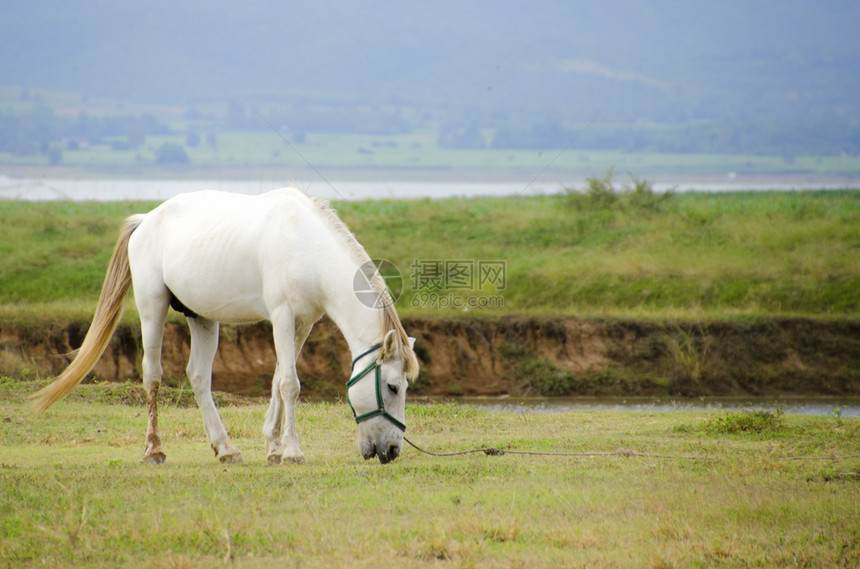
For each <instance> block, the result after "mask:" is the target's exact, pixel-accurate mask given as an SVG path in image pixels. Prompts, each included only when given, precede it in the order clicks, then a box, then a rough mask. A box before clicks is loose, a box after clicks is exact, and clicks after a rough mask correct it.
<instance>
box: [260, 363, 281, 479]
mask: <svg viewBox="0 0 860 569" xmlns="http://www.w3.org/2000/svg"><path fill="white" fill-rule="evenodd" d="M280 379H281V374H280V371H279V370H278V366H276V367H275V375H274V377H273V378H272V400H271V402H270V403H269V408H268V409H267V410H266V418H265V420H264V421H263V436H264V437H265V438H266V457H267V458H268V461H269V464H280V463H281V455H283V454H284V449H283V447H281V434H282V432H283V430H284V400H283V399H282V398H281V390H280V388H279V385H280Z"/></svg>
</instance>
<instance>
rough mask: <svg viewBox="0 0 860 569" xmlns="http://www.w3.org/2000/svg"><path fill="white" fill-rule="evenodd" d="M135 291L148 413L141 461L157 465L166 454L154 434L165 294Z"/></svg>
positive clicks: (156, 429)
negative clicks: (148, 293)
mask: <svg viewBox="0 0 860 569" xmlns="http://www.w3.org/2000/svg"><path fill="white" fill-rule="evenodd" d="M141 288H142V287H141ZM135 293H137V294H136V295H135V300H136V302H137V307H138V313H139V314H140V334H141V339H142V341H143V362H142V367H143V388H144V390H145V391H146V408H147V413H148V415H149V424H148V427H147V429H146V451H145V452H144V455H143V462H145V463H148V464H161V463H162V462H164V461H165V459H166V456H165V454H164V451H163V450H162V449H161V437H160V436H159V434H158V388H159V386H160V385H161V373H162V370H161V341H162V339H163V338H164V322H165V320H166V318H167V297H166V296H164V297H163V298H161V296H163V295H154V296H152V297H147V296H146V295H145V294H143V293H142V292H138V290H135Z"/></svg>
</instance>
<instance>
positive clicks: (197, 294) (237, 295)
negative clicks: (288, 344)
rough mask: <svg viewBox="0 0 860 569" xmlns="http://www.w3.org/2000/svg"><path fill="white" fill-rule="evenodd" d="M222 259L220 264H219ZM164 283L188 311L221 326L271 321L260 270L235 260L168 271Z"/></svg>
mask: <svg viewBox="0 0 860 569" xmlns="http://www.w3.org/2000/svg"><path fill="white" fill-rule="evenodd" d="M218 259H220V262H219V261H218ZM164 273H165V274H164V283H165V284H166V285H167V288H168V289H170V292H171V293H172V294H173V295H174V296H175V297H176V298H177V300H179V302H181V303H182V304H183V305H184V306H185V307H186V308H188V309H189V310H191V311H192V312H194V313H195V314H199V315H200V316H203V317H205V318H209V319H210V320H217V321H219V322H231V323H240V322H255V321H257V320H264V319H266V318H268V317H269V315H268V311H267V309H266V305H265V302H264V299H263V285H262V282H261V279H260V277H259V271H258V269H257V267H255V266H253V264H252V263H249V262H247V260H244V259H241V258H237V257H235V256H233V257H230V256H227V257H223V256H218V257H215V258H212V259H206V260H199V259H198V261H197V263H196V264H194V265H191V264H183V263H177V264H173V267H172V268H168V267H165V271H164Z"/></svg>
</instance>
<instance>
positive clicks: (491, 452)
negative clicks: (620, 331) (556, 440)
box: [403, 437, 720, 460]
mask: <svg viewBox="0 0 860 569" xmlns="http://www.w3.org/2000/svg"><path fill="white" fill-rule="evenodd" d="M403 440H404V441H406V442H407V443H409V444H410V445H411V446H412V447H413V448H414V449H415V450H417V451H419V452H423V453H424V454H429V455H430V456H458V455H462V454H477V453H479V452H482V453H484V454H485V455H487V456H503V455H506V454H521V455H528V456H571V457H589V456H623V457H626V458H631V457H639V458H677V459H683V460H720V459H718V458H711V457H707V456H673V455H668V454H647V453H641V452H636V451H634V450H630V449H618V450H616V451H612V452H548V451H546V452H544V451H532V450H512V449H507V450H504V449H500V448H496V447H481V448H473V449H469V450H461V451H457V452H431V451H429V450H425V449H423V448H421V447H419V446H418V445H416V444H415V443H413V442H412V441H410V440H409V439H407V438H406V437H403Z"/></svg>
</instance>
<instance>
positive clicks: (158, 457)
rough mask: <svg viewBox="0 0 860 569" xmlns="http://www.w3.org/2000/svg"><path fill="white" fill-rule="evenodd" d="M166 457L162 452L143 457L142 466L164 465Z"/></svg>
mask: <svg viewBox="0 0 860 569" xmlns="http://www.w3.org/2000/svg"><path fill="white" fill-rule="evenodd" d="M165 460H167V456H166V455H165V454H164V453H163V452H154V453H152V454H148V455H146V456H145V457H143V460H142V461H141V462H143V464H164V461H165Z"/></svg>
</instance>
